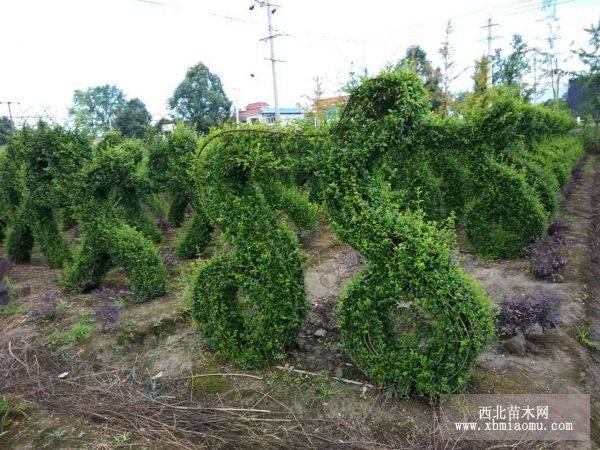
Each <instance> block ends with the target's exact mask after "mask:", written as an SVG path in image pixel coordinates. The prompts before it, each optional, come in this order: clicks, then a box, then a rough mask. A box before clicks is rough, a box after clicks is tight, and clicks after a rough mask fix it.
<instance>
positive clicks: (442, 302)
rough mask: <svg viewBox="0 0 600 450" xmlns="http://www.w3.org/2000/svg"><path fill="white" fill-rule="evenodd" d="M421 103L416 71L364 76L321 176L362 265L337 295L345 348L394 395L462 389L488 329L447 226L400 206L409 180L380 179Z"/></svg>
mask: <svg viewBox="0 0 600 450" xmlns="http://www.w3.org/2000/svg"><path fill="white" fill-rule="evenodd" d="M426 106H427V99H426V96H425V94H424V92H423V87H422V84H421V82H420V81H419V80H418V79H417V77H416V76H415V75H414V74H413V73H410V72H406V71H396V72H390V73H383V74H381V75H379V76H378V77H376V78H373V79H369V80H367V81H365V82H363V84H362V85H361V86H360V87H359V88H356V89H355V90H353V91H352V94H351V98H350V101H349V103H348V105H347V107H346V108H345V109H344V110H343V112H342V116H341V119H340V122H339V125H338V126H337V127H336V129H335V132H337V136H338V137H337V139H335V141H334V143H333V145H331V146H330V147H329V148H328V149H327V150H328V151H327V152H326V153H325V154H324V155H323V158H322V159H323V162H322V164H321V167H320V173H319V176H321V177H323V179H324V182H323V186H325V188H324V192H323V195H324V200H325V204H326V206H327V210H328V211H329V214H330V217H331V220H332V223H333V226H334V229H335V230H336V232H337V233H338V234H339V235H340V237H341V238H342V239H343V240H344V241H346V242H348V243H349V244H350V245H352V246H353V247H354V248H356V249H357V250H358V251H359V252H360V253H361V254H362V255H363V256H364V257H365V258H366V259H367V261H368V264H367V267H366V268H365V269H363V270H362V271H361V272H360V274H359V275H358V276H356V277H355V278H354V280H353V281H352V283H351V284H350V286H349V287H348V289H347V290H346V292H345V293H344V294H343V296H342V297H341V300H340V307H339V317H340V330H341V331H342V335H343V338H344V348H345V349H346V351H347V352H348V354H349V355H350V357H351V358H352V360H353V361H354V362H355V363H356V364H357V365H358V367H360V368H361V369H362V370H363V371H364V372H365V373H367V374H368V375H369V376H370V377H372V378H373V379H375V380H376V381H377V382H378V383H381V384H384V385H391V386H393V387H394V388H395V390H396V391H397V392H398V393H399V394H400V395H408V394H409V393H411V392H416V393H419V394H425V395H438V394H443V393H448V392H452V391H454V390H456V389H457V388H458V387H460V386H461V385H463V384H464V383H465V382H466V380H467V379H468V376H469V373H470V369H471V367H472V365H473V364H474V362H475V361H476V359H477V356H478V355H479V353H480V352H481V350H482V348H483V345H484V342H485V340H486V338H487V337H488V336H489V335H490V333H491V327H492V321H491V314H490V310H489V307H488V305H487V302H486V299H485V297H484V295H483V294H482V292H481V289H480V288H479V287H478V286H476V284H475V283H474V282H473V281H472V280H471V279H469V278H468V277H466V276H465V275H464V274H462V272H461V271H460V269H459V268H458V267H457V266H456V264H455V263H454V262H453V261H452V259H451V246H450V242H451V234H450V232H449V231H445V230H444V229H440V228H438V226H436V224H435V223H432V222H428V221H426V220H425V219H424V217H423V213H422V212H420V211H418V209H417V210H415V211H411V210H407V209H406V208H407V206H413V205H412V203H413V202H404V201H402V200H403V199H404V197H405V195H403V194H401V193H400V194H399V193H398V192H397V191H396V189H397V188H402V186H409V185H410V183H409V184H405V183H402V182H401V180H400V182H399V181H398V180H389V179H388V178H387V177H386V175H388V174H390V173H392V174H393V173H394V172H393V168H394V166H396V165H400V164H402V163H403V162H404V158H403V157H404V156H405V155H406V154H407V152H406V149H407V148H408V147H407V145H408V144H407V142H409V141H410V138H411V136H412V135H413V134H415V133H416V131H417V130H418V128H419V127H420V126H421V125H422V122H423V120H424V119H425V114H426ZM417 142H418V141H417ZM393 182H395V183H397V185H398V186H397V188H396V189H393V188H392V183H393ZM413 207H414V206H413Z"/></svg>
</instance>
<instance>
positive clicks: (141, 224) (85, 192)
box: [63, 140, 167, 301]
mask: <svg viewBox="0 0 600 450" xmlns="http://www.w3.org/2000/svg"><path fill="white" fill-rule="evenodd" d="M142 155H143V149H142V147H141V144H140V142H139V141H133V140H130V141H126V142H125V143H123V144H121V145H120V146H118V147H110V148H100V149H98V148H97V149H96V152H95V154H94V158H93V160H92V161H91V162H90V163H89V164H87V165H86V166H85V167H84V168H83V169H82V170H81V172H80V173H79V174H78V175H77V178H76V180H75V181H74V182H73V186H74V189H73V192H72V202H71V203H72V209H73V215H74V216H75V217H76V218H77V220H78V222H79V223H80V224H81V234H82V239H81V246H80V247H79V249H78V251H77V253H76V255H75V259H74V261H73V264H71V265H69V267H67V268H66V270H65V276H64V279H63V284H64V286H65V288H66V289H68V290H70V291H73V292H83V291H86V290H89V289H91V288H93V287H95V286H97V285H98V284H99V283H100V282H101V281H102V279H103V278H104V276H105V275H106V273H107V272H108V270H110V269H111V268H112V267H118V268H121V269H123V271H124V273H125V277H126V278H127V279H128V280H129V282H130V283H131V286H132V289H133V295H134V297H135V298H136V299H137V300H138V301H144V300H148V299H151V298H153V297H156V296H158V295H161V294H162V293H164V292H165V290H166V278H167V271H166V269H165V267H164V265H163V263H162V260H161V258H160V255H159V253H158V251H157V250H156V249H155V248H154V245H153V244H152V242H151V240H150V239H152V238H153V237H155V236H156V234H157V233H158V231H157V229H156V226H155V225H154V224H153V223H152V222H151V221H150V220H149V219H148V218H147V217H146V216H145V214H144V210H143V208H142V207H141V206H140V203H141V201H142V199H143V198H144V195H145V194H147V193H148V192H149V181H148V179H147V178H146V177H145V173H144V172H143V170H142V169H141V162H142Z"/></svg>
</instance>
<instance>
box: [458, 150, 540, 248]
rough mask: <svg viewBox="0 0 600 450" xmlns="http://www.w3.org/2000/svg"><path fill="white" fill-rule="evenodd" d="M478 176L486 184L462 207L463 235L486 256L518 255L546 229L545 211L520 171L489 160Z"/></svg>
mask: <svg viewBox="0 0 600 450" xmlns="http://www.w3.org/2000/svg"><path fill="white" fill-rule="evenodd" d="M481 175H482V176H483V177H485V180H486V185H485V186H483V187H482V189H481V191H479V193H478V195H477V196H476V197H475V198H473V199H472V200H470V201H469V202H468V203H467V205H466V206H465V215H464V225H465V228H466V230H467V236H468V237H469V240H470V241H471V243H472V244H473V245H474V246H475V248H476V249H477V251H478V252H479V253H480V254H481V255H482V256H484V257H486V258H502V257H514V256H519V255H520V254H521V252H522V251H523V249H524V248H525V247H526V246H527V245H528V244H529V243H531V242H532V241H533V240H534V239H536V238H538V237H541V236H543V235H544V233H545V232H546V229H547V227H548V216H547V213H546V211H545V210H544V207H543V206H542V203H541V202H540V200H539V198H538V197H537V196H536V193H535V191H534V189H533V188H532V187H530V186H529V185H528V184H527V181H526V179H525V175H524V174H523V173H520V172H518V171H517V170H515V169H514V168H512V167H510V166H506V165H503V164H499V163H495V162H492V163H489V165H488V166H487V167H486V168H485V169H484V170H483V171H482V173H481Z"/></svg>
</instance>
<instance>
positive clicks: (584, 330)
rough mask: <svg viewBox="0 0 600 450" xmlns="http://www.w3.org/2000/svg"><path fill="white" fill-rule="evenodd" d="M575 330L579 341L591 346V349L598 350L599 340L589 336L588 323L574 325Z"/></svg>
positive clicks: (599, 348) (599, 346)
mask: <svg viewBox="0 0 600 450" xmlns="http://www.w3.org/2000/svg"><path fill="white" fill-rule="evenodd" d="M576 330H577V340H578V341H579V342H581V343H582V344H583V345H585V346H586V347H589V348H591V349H592V350H596V351H600V341H596V340H594V339H592V338H590V333H591V331H592V329H591V328H590V326H589V325H585V324H579V325H577V327H576Z"/></svg>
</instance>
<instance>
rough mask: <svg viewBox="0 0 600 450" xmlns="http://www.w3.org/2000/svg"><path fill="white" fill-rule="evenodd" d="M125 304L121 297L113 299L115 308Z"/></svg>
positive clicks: (121, 307)
mask: <svg viewBox="0 0 600 450" xmlns="http://www.w3.org/2000/svg"><path fill="white" fill-rule="evenodd" d="M126 305H127V303H126V302H125V299H124V298H123V297H119V298H117V299H116V300H115V307H116V308H117V309H123V308H125V306H126Z"/></svg>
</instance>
